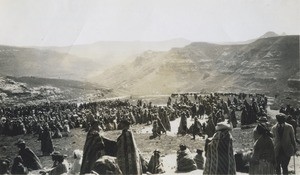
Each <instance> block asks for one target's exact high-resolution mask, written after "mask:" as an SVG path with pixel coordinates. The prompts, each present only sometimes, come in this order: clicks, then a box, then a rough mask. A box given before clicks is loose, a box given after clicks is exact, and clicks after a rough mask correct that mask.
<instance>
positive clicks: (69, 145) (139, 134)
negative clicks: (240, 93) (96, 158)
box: [0, 119, 300, 174]
mask: <svg viewBox="0 0 300 175" xmlns="http://www.w3.org/2000/svg"><path fill="white" fill-rule="evenodd" d="M191 123H192V121H189V122H188V124H191ZM177 124H178V125H179V119H177V120H175V121H173V122H172V124H171V125H172V131H171V132H168V133H167V134H166V135H162V136H161V137H160V138H155V139H150V138H149V137H150V136H151V132H147V131H149V128H152V126H145V125H136V126H133V127H132V130H133V132H134V137H135V140H136V143H137V146H138V148H139V150H140V151H141V153H142V155H143V156H144V157H145V158H146V159H147V160H149V159H150V156H151V154H152V152H153V151H154V150H155V149H159V150H160V151H161V154H162V159H163V163H164V166H165V170H166V174H179V173H176V172H175V170H176V152H177V150H178V146H179V145H180V144H181V143H184V144H186V145H187V146H188V147H189V149H190V150H191V152H192V153H195V151H196V149H198V148H200V149H204V142H205V139H203V138H200V137H198V136H197V137H196V140H191V138H192V136H190V135H185V136H181V135H178V136H177V135H176V134H174V133H176V132H177V131H176V126H178V125H177ZM174 128H175V129H174ZM252 130H253V128H249V129H240V128H236V129H233V131H232V135H233V137H234V141H233V144H234V150H235V151H238V150H241V149H243V150H248V149H250V148H252V145H253V142H252ZM120 133H121V131H108V132H103V135H104V136H105V137H108V138H110V139H113V140H116V139H117V137H118V136H119V135H120ZM85 137H86V132H84V131H83V130H81V129H74V130H71V135H70V136H69V137H64V138H62V139H53V145H54V148H55V150H57V151H60V152H61V153H63V154H66V155H68V157H67V160H68V162H69V163H72V162H73V158H72V153H73V151H74V150H75V149H81V150H82V149H83V146H84V142H85ZM19 138H22V139H24V140H25V141H26V143H27V145H28V147H30V148H31V149H32V150H34V151H35V153H36V154H37V155H38V156H39V157H40V160H41V162H42V164H43V165H44V168H46V169H47V168H50V167H51V166H52V160H51V157H50V156H45V157H43V156H41V151H40V142H39V141H37V136H33V135H21V136H14V137H4V136H0V140H1V142H0V155H1V156H0V157H8V158H10V159H11V160H13V158H14V157H15V156H16V155H17V153H18V149H17V147H16V146H15V145H14V143H15V142H16V141H17V140H18V139H19ZM298 139H299V137H298ZM298 149H299V146H298ZM295 161H296V169H297V170H296V172H297V174H300V157H296V160H295ZM293 164H294V162H293V159H291V162H290V166H289V168H290V170H291V171H293V170H294V165H293ZM201 173H202V171H201V170H196V171H193V172H190V173H188V174H201ZM183 174H187V173H183ZM239 174H242V173H239Z"/></svg>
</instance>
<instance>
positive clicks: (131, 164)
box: [117, 120, 142, 175]
mask: <svg viewBox="0 0 300 175" xmlns="http://www.w3.org/2000/svg"><path fill="white" fill-rule="evenodd" d="M120 127H121V129H122V134H121V135H120V136H119V137H118V139H117V162H118V165H119V167H120V169H121V171H122V173H123V174H124V175H126V174H136V175H141V174H142V162H141V159H140V154H139V151H138V148H137V146H136V143H135V139H134V136H133V133H132V131H131V130H130V129H129V128H130V122H129V121H128V120H122V121H121V122H120Z"/></svg>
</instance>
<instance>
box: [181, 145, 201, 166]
mask: <svg viewBox="0 0 300 175" xmlns="http://www.w3.org/2000/svg"><path fill="white" fill-rule="evenodd" d="M179 148H180V149H179V151H177V171H178V172H190V171H193V170H196V169H197V165H196V163H195V161H194V159H193V156H192V154H191V152H190V150H189V149H188V148H187V147H186V146H185V145H182V144H181V145H180V146H179Z"/></svg>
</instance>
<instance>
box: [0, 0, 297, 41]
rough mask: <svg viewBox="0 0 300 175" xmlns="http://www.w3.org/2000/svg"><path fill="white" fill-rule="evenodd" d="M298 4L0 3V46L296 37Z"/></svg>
mask: <svg viewBox="0 0 300 175" xmlns="http://www.w3.org/2000/svg"><path fill="white" fill-rule="evenodd" d="M299 6H300V1H299V0H0V44H6V45H19V46H28V45H35V46H49V45H52V46H55V45H57V46H63V45H73V44H85V43H93V42H97V41H133V40H140V41H161V40H168V39H173V38H185V39H188V40H191V41H208V42H232V41H244V40H248V39H252V38H256V37H258V36H260V35H262V34H264V33H265V32H267V31H274V32H276V33H279V34H281V33H283V32H285V33H286V34H297V35H298V34H299V32H300V7H299Z"/></svg>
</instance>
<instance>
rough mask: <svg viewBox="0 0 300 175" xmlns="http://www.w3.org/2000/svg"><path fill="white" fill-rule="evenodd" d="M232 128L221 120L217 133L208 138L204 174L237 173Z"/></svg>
mask: <svg viewBox="0 0 300 175" xmlns="http://www.w3.org/2000/svg"><path fill="white" fill-rule="evenodd" d="M230 130H231V126H230V124H228V123H227V122H219V123H217V126H216V133H215V134H214V135H213V137H212V138H208V139H207V140H206V143H205V152H206V155H205V156H206V162H205V167H204V171H203V174H236V164H235V158H234V154H233V147H232V135H231V133H230V132H229V131H230Z"/></svg>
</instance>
